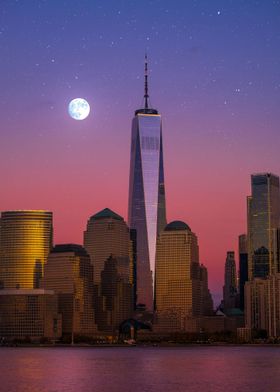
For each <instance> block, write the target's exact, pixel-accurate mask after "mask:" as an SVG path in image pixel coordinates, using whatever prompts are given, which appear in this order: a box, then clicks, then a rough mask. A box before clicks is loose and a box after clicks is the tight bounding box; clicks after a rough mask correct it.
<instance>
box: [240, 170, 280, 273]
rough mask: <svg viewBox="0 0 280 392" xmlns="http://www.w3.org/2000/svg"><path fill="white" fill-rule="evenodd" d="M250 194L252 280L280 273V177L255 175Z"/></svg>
mask: <svg viewBox="0 0 280 392" xmlns="http://www.w3.org/2000/svg"><path fill="white" fill-rule="evenodd" d="M251 187H252V195H251V196H249V197H248V211H247V215H248V219H247V223H248V238H247V241H248V274H249V279H253V278H255V277H257V278H265V277H267V276H268V275H270V274H273V273H276V272H278V271H277V269H278V251H277V242H278V241H277V229H278V227H279V220H280V203H279V202H280V197H279V177H278V176H276V175H274V174H271V173H260V174H253V175H252V176H251Z"/></svg>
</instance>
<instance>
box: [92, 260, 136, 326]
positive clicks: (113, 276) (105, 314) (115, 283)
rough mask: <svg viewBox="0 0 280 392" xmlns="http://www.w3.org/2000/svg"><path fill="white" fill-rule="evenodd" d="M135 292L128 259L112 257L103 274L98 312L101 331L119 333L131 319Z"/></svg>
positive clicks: (106, 262) (107, 261)
mask: <svg viewBox="0 0 280 392" xmlns="http://www.w3.org/2000/svg"><path fill="white" fill-rule="evenodd" d="M133 308H134V307H133V290H132V285H131V283H130V263H129V261H128V259H125V258H121V257H114V256H113V255H112V256H110V257H109V258H108V259H107V260H106V261H105V263H104V268H103V271H102V272H101V283H100V287H99V296H98V304H97V312H96V321H97V325H98V329H99V330H100V331H105V332H111V333H113V334H114V333H118V331H119V327H120V324H121V323H122V322H123V321H124V320H126V319H129V318H131V316H132V312H133Z"/></svg>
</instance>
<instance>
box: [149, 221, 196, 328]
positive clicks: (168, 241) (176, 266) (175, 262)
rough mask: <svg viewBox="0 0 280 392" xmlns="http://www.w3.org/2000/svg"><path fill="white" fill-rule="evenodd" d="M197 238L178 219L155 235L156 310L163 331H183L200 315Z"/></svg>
mask: <svg viewBox="0 0 280 392" xmlns="http://www.w3.org/2000/svg"><path fill="white" fill-rule="evenodd" d="M198 260H199V258H198V244H197V237H196V235H195V234H194V233H193V232H192V231H191V229H190V228H189V226H188V225H187V224H186V223H184V222H181V221H174V222H171V223H169V224H168V225H167V226H166V227H165V229H164V231H162V232H161V234H160V235H159V237H158V242H157V252H156V279H155V282H156V283H155V309H156V315H157V322H158V324H159V326H160V324H161V325H162V326H164V329H165V330H168V328H169V330H170V331H171V330H185V329H186V321H187V319H189V318H193V317H196V316H199V315H201V313H202V294H201V280H200V265H199V261H198Z"/></svg>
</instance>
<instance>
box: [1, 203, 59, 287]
mask: <svg viewBox="0 0 280 392" xmlns="http://www.w3.org/2000/svg"><path fill="white" fill-rule="evenodd" d="M0 224H1V227H0V285H1V287H2V288H5V289H33V288H38V287H39V282H40V279H41V277H42V275H43V266H44V264H45V262H46V260H47V257H48V254H49V252H50V250H51V248H52V235H53V227H52V212H49V211H42V210H30V211H29V210H19V211H5V212H2V213H1V220H0Z"/></svg>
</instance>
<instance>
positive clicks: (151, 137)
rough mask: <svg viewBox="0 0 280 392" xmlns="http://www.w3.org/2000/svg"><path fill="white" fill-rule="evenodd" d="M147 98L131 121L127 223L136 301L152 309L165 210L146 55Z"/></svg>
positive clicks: (157, 127)
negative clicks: (133, 241) (133, 247)
mask: <svg viewBox="0 0 280 392" xmlns="http://www.w3.org/2000/svg"><path fill="white" fill-rule="evenodd" d="M144 101H145V102H144V108H143V109H139V110H136V111H135V116H134V118H133V121H132V138H131V158H130V180H129V203H128V224H129V227H130V228H131V229H136V230H137V303H138V304H145V305H146V308H147V309H148V310H152V309H153V286H154V284H153V283H154V278H155V276H154V273H155V255H156V241H157V235H158V234H159V233H160V231H161V230H163V229H164V227H165V225H166V212H165V190H164V172H163V151H162V127H161V116H160V114H159V113H158V111H157V110H155V109H152V108H150V107H149V95H148V72H147V57H146V58H145V94H144Z"/></svg>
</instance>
